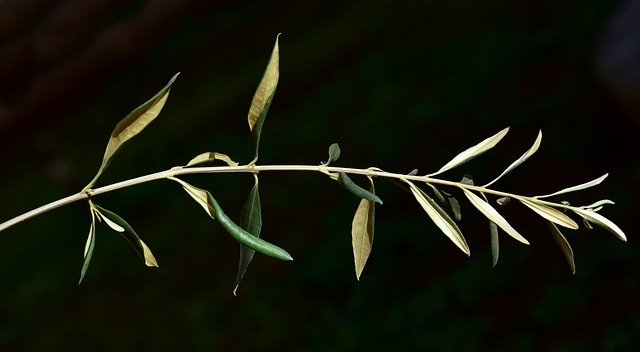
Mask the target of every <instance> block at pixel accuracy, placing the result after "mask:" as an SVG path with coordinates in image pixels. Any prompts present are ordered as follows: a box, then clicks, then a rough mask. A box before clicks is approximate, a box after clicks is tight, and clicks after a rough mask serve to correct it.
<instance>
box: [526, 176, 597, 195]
mask: <svg viewBox="0 0 640 352" xmlns="http://www.w3.org/2000/svg"><path fill="white" fill-rule="evenodd" d="M607 176H609V174H604V175H602V176H600V177H598V178H596V179H595V180H591V181H589V182H585V183H581V184H579V185H577V186H573V187H568V188H565V189H563V190H560V191H558V192H555V193H551V194H546V195H544V196H536V198H547V197H553V196H557V195H559V194H564V193H569V192H575V191H580V190H583V189H585V188H589V187H593V186H597V185H599V184H600V183H601V182H602V181H604V179H605V178H607Z"/></svg>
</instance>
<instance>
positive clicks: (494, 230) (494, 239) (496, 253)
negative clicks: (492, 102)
mask: <svg viewBox="0 0 640 352" xmlns="http://www.w3.org/2000/svg"><path fill="white" fill-rule="evenodd" d="M489 234H490V235H491V258H492V264H491V267H492V268H495V267H496V264H498V257H500V239H499V237H498V225H496V223H495V222H493V221H491V220H489Z"/></svg>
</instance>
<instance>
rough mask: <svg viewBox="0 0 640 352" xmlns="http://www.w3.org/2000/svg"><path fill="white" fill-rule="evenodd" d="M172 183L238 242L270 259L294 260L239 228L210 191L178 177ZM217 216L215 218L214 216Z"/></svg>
mask: <svg viewBox="0 0 640 352" xmlns="http://www.w3.org/2000/svg"><path fill="white" fill-rule="evenodd" d="M167 178H168V179H170V180H172V181H176V182H178V183H179V184H180V185H182V187H183V188H184V190H185V191H187V193H188V194H189V195H190V196H191V197H192V198H193V199H194V200H195V201H196V202H197V203H198V204H200V205H201V206H202V207H203V209H204V210H205V211H206V212H207V214H208V215H209V216H210V217H211V218H213V219H216V220H218V223H219V224H220V225H221V226H222V227H223V228H224V229H225V230H226V231H227V233H229V235H231V237H233V238H234V239H235V240H236V241H238V242H240V243H241V244H244V245H245V246H247V247H249V248H251V249H253V250H255V251H256V252H260V253H262V254H266V255H268V256H270V257H274V258H277V259H280V260H293V258H292V257H291V255H290V254H289V253H287V251H285V250H284V249H282V248H280V247H278V246H275V245H273V244H271V243H269V242H267V241H265V240H263V239H261V238H259V237H256V236H254V235H252V234H250V233H249V232H247V231H246V230H244V229H243V228H241V227H240V226H238V225H237V224H236V223H235V222H233V221H232V220H231V219H230V218H229V217H228V216H227V214H225V213H224V211H223V210H222V208H221V207H220V205H219V204H218V202H217V201H216V200H215V199H214V198H213V196H212V195H211V193H209V191H205V190H203V189H200V188H197V187H194V186H192V185H190V184H188V183H186V182H184V181H183V180H181V179H179V178H176V177H167ZM214 214H215V216H214Z"/></svg>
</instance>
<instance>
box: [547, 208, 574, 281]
mask: <svg viewBox="0 0 640 352" xmlns="http://www.w3.org/2000/svg"><path fill="white" fill-rule="evenodd" d="M547 225H549V230H551V235H553V238H554V239H555V240H556V242H557V243H558V246H560V249H561V250H562V254H564V257H565V258H566V259H567V262H568V263H569V266H570V267H571V272H573V274H575V273H576V264H575V262H574V260H573V249H571V245H569V241H567V239H566V238H565V237H564V236H563V235H562V233H561V232H560V230H559V229H558V227H557V226H556V225H555V224H554V223H552V222H551V221H548V220H547Z"/></svg>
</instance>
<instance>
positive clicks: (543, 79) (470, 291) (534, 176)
mask: <svg viewBox="0 0 640 352" xmlns="http://www.w3.org/2000/svg"><path fill="white" fill-rule="evenodd" d="M620 5H621V3H620V2H619V1H597V0H587V1H582V2H570V1H550V0H545V1H528V0H527V1H499V0H492V1H483V2H472V1H448V2H439V1H350V2H343V3H339V2H324V1H305V2H303V1H301V2H290V1H275V2H266V1H264V2H263V1H253V2H232V1H213V2H212V1H198V0H189V1H184V0H183V1H178V0H174V1H124V0H119V1H105V0H102V1H91V2H83V1H77V0H76V1H74V0H68V1H52V0H29V1H26V0H5V1H2V2H0V84H1V86H2V87H0V163H1V164H2V166H1V167H2V172H0V197H1V198H0V199H2V202H0V220H2V221H4V220H6V219H9V218H11V217H13V216H16V215H19V214H21V213H23V212H26V211H28V210H30V209H32V208H35V207H37V206H40V205H42V204H45V203H47V202H49V201H53V200H56V199H58V198H61V197H64V196H67V195H70V194H73V193H75V192H77V191H79V190H80V189H81V188H82V187H83V186H84V185H85V184H86V183H87V182H88V181H89V180H90V179H91V178H92V177H93V175H94V173H95V172H96V170H97V168H98V166H99V163H100V160H101V158H102V154H103V151H104V147H105V145H106V142H107V139H108V136H109V133H110V131H111V130H112V129H113V127H114V126H115V124H116V123H117V122H118V121H119V120H120V119H121V118H123V117H124V116H125V115H126V114H127V113H129V112H130V111H131V110H132V109H133V108H135V107H136V106H138V105H139V104H141V103H143V102H144V101H146V100H147V99H148V98H149V97H151V96H152V95H153V94H154V93H155V92H156V91H157V90H159V89H160V88H161V87H163V86H164V84H165V83H166V82H167V81H168V80H169V79H170V78H171V76H172V75H173V74H175V73H176V72H181V75H180V76H179V78H178V80H177V81H176V83H175V84H174V87H173V89H172V91H171V95H170V97H169V100H168V102H167V104H166V106H165V108H164V110H163V112H162V114H161V115H160V116H159V118H158V119H157V120H156V121H155V122H154V123H153V124H152V125H150V126H149V128H148V129H147V130H145V131H144V133H143V134H141V135H140V136H138V137H136V138H135V139H134V140H132V141H131V142H130V143H128V144H127V146H126V148H124V150H123V151H122V152H121V153H119V155H118V156H117V158H115V160H114V161H113V163H112V164H111V166H110V168H109V169H108V171H107V172H106V173H105V174H104V175H103V177H102V178H101V180H100V182H99V185H106V184H108V183H112V182H116V181H119V180H123V179H126V178H131V177H135V176H139V175H143V174H146V173H151V172H155V171H160V170H164V169H167V168H170V167H172V166H175V165H183V164H184V163H185V162H187V161H188V160H189V159H190V158H191V157H193V156H195V155H197V154H199V153H201V152H204V151H216V152H223V153H227V154H229V155H231V156H232V157H233V158H234V159H235V160H237V161H240V162H248V161H249V160H251V158H252V151H253V146H252V141H251V138H250V135H249V133H248V128H247V122H246V114H247V110H248V108H249V104H250V101H251V97H252V95H253V93H254V90H255V87H256V85H257V84H258V81H259V79H260V76H261V74H262V72H263V69H264V67H265V65H266V62H267V59H268V57H269V54H270V51H271V48H272V46H273V42H274V40H275V37H276V35H277V34H278V33H282V35H281V37H280V54H281V66H280V67H281V76H280V83H279V85H278V91H277V92H276V96H275V99H274V101H273V104H272V106H271V110H270V111H269V116H268V117H267V120H266V123H265V125H264V129H263V134H262V145H261V155H260V163H261V164H318V163H319V162H320V161H321V160H326V156H327V148H328V146H329V145H330V144H331V143H334V142H337V143H339V144H340V146H341V148H342V157H341V159H340V160H339V161H338V163H337V165H342V166H352V167H369V166H376V167H380V168H382V169H384V170H388V171H394V172H409V171H411V170H412V169H414V168H418V169H419V170H420V172H421V173H428V172H432V171H434V170H436V169H437V168H439V167H440V166H442V165H443V164H444V163H445V162H447V161H448V160H449V159H450V158H452V157H453V156H454V155H455V154H457V153H458V152H460V151H462V150H463V149H465V148H467V147H469V146H471V145H473V144H475V143H477V142H479V141H480V140H482V139H484V138H486V137H488V136H490V135H492V134H494V133H496V132H497V131H499V130H500V129H502V128H504V127H506V126H511V131H510V133H509V135H508V136H507V137H506V138H505V139H504V140H503V142H501V144H499V145H498V146H497V147H496V148H495V149H494V150H492V151H491V152H489V153H487V154H485V155H483V156H482V157H481V158H478V159H476V160H474V161H472V162H470V163H469V164H467V165H465V166H463V167H461V168H458V169H455V170H452V171H450V172H448V173H446V174H445V175H444V177H446V178H448V179H452V180H458V179H460V178H461V177H462V174H464V173H470V174H471V175H473V176H474V178H475V179H476V180H477V182H479V183H483V182H488V181H489V180H491V179H493V178H494V177H495V176H496V175H498V174H499V173H500V172H502V170H503V169H504V168H505V167H506V166H508V165H509V164H510V163H511V162H512V161H513V160H515V159H516V158H517V157H519V156H520V155H521V154H522V153H523V152H524V151H525V150H526V149H527V148H529V146H530V145H531V143H533V140H534V139H535V136H536V133H537V132H538V129H542V130H543V133H544V138H543V143H542V147H541V149H540V150H539V151H538V153H537V154H536V155H535V156H534V157H533V158H532V159H530V160H529V161H527V163H525V164H524V165H522V166H521V167H520V168H518V169H516V170H515V171H513V172H512V173H510V174H509V176H507V177H505V178H504V179H502V180H501V181H500V182H498V183H497V184H496V187H497V188H499V189H502V190H505V191H511V192H516V193H524V194H529V195H533V194H542V193H550V192H553V191H556V190H558V189H561V188H564V187H568V186H571V185H574V184H578V183H582V182H585V181H588V180H591V179H594V178H596V177H598V176H600V175H602V174H603V173H605V172H609V173H610V176H609V178H608V179H607V180H606V181H605V182H604V183H603V184H602V185H600V186H598V187H596V188H592V189H589V190H585V191H582V192H579V193H575V194H568V195H567V197H566V200H568V201H571V202H572V204H589V203H591V202H593V201H596V200H599V199H602V198H609V199H612V200H614V201H615V202H616V205H615V206H609V207H607V208H605V209H604V210H603V211H602V213H603V214H604V215H605V216H607V217H608V218H610V219H611V220H612V221H614V222H616V223H617V224H618V225H620V227H622V228H623V230H625V232H626V234H627V237H628V238H629V242H628V243H626V244H625V243H623V242H621V241H619V240H618V239H616V238H615V237H614V236H613V235H612V234H610V233H608V232H606V231H604V230H602V229H600V228H597V229H594V230H593V231H587V230H584V229H582V230H579V231H576V232H571V231H569V230H566V231H564V234H565V236H567V238H568V240H569V241H570V243H571V244H572V246H573V249H574V251H575V257H576V265H577V273H576V274H575V276H573V275H571V271H570V269H569V267H568V265H567V263H566V261H565V259H564V257H563V255H562V253H561V251H560V249H559V248H558V247H557V245H556V244H555V242H554V241H553V239H552V237H551V236H550V234H549V233H548V230H547V228H546V225H545V224H544V222H542V221H541V220H540V219H539V218H538V217H537V216H536V215H535V214H533V213H531V212H530V211H528V210H526V209H523V207H520V206H518V205H517V204H513V205H512V206H509V207H507V208H504V209H501V210H502V211H503V214H504V215H505V217H506V218H508V219H509V220H510V221H511V223H512V224H513V225H514V226H515V227H516V228H517V229H518V230H519V231H520V232H521V233H522V234H523V235H524V236H525V237H527V238H528V239H529V241H530V242H531V246H524V245H521V244H519V243H517V242H516V241H514V240H512V239H510V238H508V237H507V236H505V235H504V233H503V234H501V238H502V242H501V256H500V262H499V263H498V265H497V266H496V267H495V268H494V269H491V255H490V248H489V233H488V226H487V221H486V219H485V218H484V217H483V216H482V215H481V214H479V213H478V212H477V211H475V209H473V208H472V206H471V205H470V204H468V203H466V202H463V203H462V211H463V221H462V223H461V225H460V226H461V229H462V231H463V233H464V234H465V235H466V238H467V241H468V242H469V245H470V247H471V251H472V256H471V257H470V258H467V257H466V256H465V255H464V254H462V253H461V252H460V251H459V250H458V249H457V248H456V247H455V246H454V245H453V244H452V243H451V242H450V241H449V240H448V239H446V237H445V236H443V235H442V233H440V231H439V230H438V229H437V228H436V227H435V226H434V225H433V223H432V222H431V221H430V220H429V218H428V217H427V215H426V214H425V213H424V212H423V211H422V209H421V208H420V206H419V205H418V204H417V203H416V202H415V201H414V200H413V199H412V197H411V196H410V195H409V194H407V193H405V192H403V191H401V190H400V189H398V188H396V187H394V186H393V185H391V184H389V183H386V182H378V183H377V190H378V194H379V195H380V196H381V198H382V199H383V200H384V202H385V203H384V205H383V206H380V207H377V209H376V215H377V219H376V225H377V226H376V234H375V236H376V237H375V242H374V249H373V252H372V256H371V258H370V259H369V262H368V264H367V267H366V269H365V271H364V273H363V275H362V278H361V280H360V282H357V281H356V279H355V275H354V269H353V261H352V250H351V239H350V229H351V220H352V216H353V213H354V212H355V209H356V207H357V204H358V199H356V198H355V197H353V196H351V195H350V194H348V193H347V192H345V191H344V190H343V189H342V188H341V187H339V186H338V185H337V184H336V183H335V182H332V181H330V180H329V179H328V178H327V177H325V176H323V175H321V174H309V173H264V174H261V196H262V202H263V212H264V213H263V216H264V227H263V237H264V238H266V239H268V240H270V241H272V242H274V243H276V244H279V245H281V246H283V247H284V248H286V249H287V250H288V251H289V252H290V253H291V254H292V255H293V257H294V259H295V261H294V262H292V263H283V262H278V261H277V260H274V259H271V258H267V257H265V256H260V255H257V256H256V258H255V259H254V261H253V263H252V266H251V267H250V268H249V271H248V273H247V275H246V276H245V280H244V282H243V284H242V285H241V286H240V289H239V295H238V297H234V296H233V295H232V288H233V281H234V279H235V273H236V269H237V255H238V253H237V252H238V248H237V243H236V242H234V241H233V240H232V239H231V238H230V237H229V236H228V235H227V234H226V233H224V231H223V230H222V229H221V228H220V227H219V226H218V225H217V224H216V223H213V222H212V221H210V219H208V217H207V216H206V215H205V214H204V213H203V212H202V211H201V209H200V208H199V206H198V205H197V204H195V203H194V202H193V201H192V200H191V199H189V198H188V197H187V196H186V195H185V194H184V193H183V191H182V190H181V189H180V188H179V187H177V186H176V185H175V184H172V183H169V182H162V181H158V182H153V183H148V184H144V185H140V186H136V187H133V188H130V189H126V190H120V191H117V192H113V193H110V194H105V195H101V196H99V197H96V201H97V202H98V203H99V204H100V205H102V206H103V207H105V208H107V209H110V210H113V211H115V212H117V213H119V214H120V215H121V216H123V217H124V218H125V219H127V220H128V221H129V223H131V224H132V225H133V226H134V228H135V229H136V230H137V232H138V233H139V234H140V235H141V236H142V238H143V239H144V240H145V242H146V243H147V244H148V245H149V247H150V248H151V249H152V250H153V252H154V254H155V255H156V257H157V259H158V261H159V265H160V268H159V269H148V268H146V267H144V265H142V264H141V263H140V262H139V260H138V258H137V257H136V256H135V254H134V252H133V251H132V250H131V248H130V247H129V245H128V244H127V243H126V242H125V241H123V240H122V239H121V238H120V237H119V236H117V235H115V234H114V233H112V232H111V231H110V230H108V229H107V228H105V227H103V226H100V227H99V228H98V233H97V240H96V250H95V252H94V257H93V261H92V263H91V267H90V269H89V272H88V274H87V277H86V278H85V281H84V283H83V284H82V286H80V287H79V288H76V283H77V280H78V277H79V273H80V268H81V265H82V251H83V249H84V244H85V240H86V236H87V230H88V227H89V222H90V216H89V212H88V209H87V206H86V204H84V203H78V204H72V205H69V206H66V207H63V208H59V209H57V210H55V211H52V212H50V213H47V214H45V215H42V216H39V217H37V218H34V219H31V220H29V221H28V222H25V223H22V224H19V225H17V226H15V227H13V228H11V229H9V230H6V231H4V232H3V233H1V234H0V350H3V351H82V350H92V351H134V350H136V351H146V350H149V351H152V350H153V351H179V350H180V351H211V350H217V351H255V350H266V351H270V350H290V351H328V350H332V351H346V350H354V351H360V350H371V351H378V350H380V351H385V350H438V351H485V350H492V351H496V350H497V351H630V350H633V349H634V346H636V345H637V344H638V342H637V332H638V331H640V307H639V304H638V299H637V298H638V295H639V294H640V280H639V277H638V264H639V262H640V260H639V258H638V256H637V251H638V249H639V247H638V245H637V234H636V231H635V230H636V228H637V225H636V223H635V222H634V221H632V216H634V215H633V212H632V208H633V206H634V205H635V202H636V200H637V199H638V196H639V195H640V191H639V189H638V186H637V185H638V181H639V180H640V167H639V165H638V162H637V156H636V155H637V154H636V151H637V144H638V143H637V134H638V131H639V126H640V124H639V122H640V115H638V114H636V113H634V107H637V105H634V100H633V99H629V96H632V97H633V94H634V92H635V93H637V92H638V91H640V90H638V91H634V90H633V89H631V90H629V89H626V88H625V87H623V88H620V87H617V86H616V85H615V80H611V79H610V78H607V75H606V74H603V70H602V69H601V68H600V66H598V62H599V61H598V60H599V58H601V57H602V55H605V56H606V55H607V54H609V53H610V52H609V51H606V50H605V51H604V53H603V52H602V50H601V49H600V48H602V47H603V46H604V44H603V43H605V42H607V40H614V41H615V37H613V39H611V38H609V37H607V36H606V35H604V34H603V33H606V31H607V29H606V28H608V27H607V26H608V23H610V21H611V19H612V16H615V13H616V10H617V9H618V7H619V6H620ZM638 23H640V22H638ZM636 29H637V26H636ZM628 32H630V33H634V32H633V31H632V29H629V31H628ZM635 33H640V30H636V31H635ZM635 66H636V68H635V69H636V70H637V65H635ZM633 68H634V67H633V65H631V67H629V68H628V69H629V71H624V68H622V69H623V70H622V72H629V75H628V76H629V77H631V76H632V75H631V73H632V71H631V70H632V69H633ZM605 71H606V70H605ZM636 72H637V71H636ZM638 87H640V84H639V85H638ZM627 88H628V87H627ZM625 89H626V90H625ZM636 96H637V95H636ZM625 102H626V103H625ZM637 102H638V101H635V103H637ZM185 179H187V180H189V182H191V183H193V184H195V185H198V186H200V187H203V188H207V189H209V190H210V191H211V192H212V193H213V194H214V196H216V198H217V199H218V201H219V202H220V203H221V205H222V206H223V208H224V209H225V210H226V212H227V213H228V214H229V215H231V216H232V217H235V218H236V219H237V218H238V215H239V213H240V209H241V207H242V203H243V201H244V199H245V197H246V195H247V194H248V192H249V190H250V187H251V185H252V178H251V177H250V176H248V175H197V176H190V177H186V178H185ZM356 181H357V182H359V183H360V184H362V185H365V184H366V183H365V182H366V181H365V180H362V179H356ZM461 201H462V199H461Z"/></svg>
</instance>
